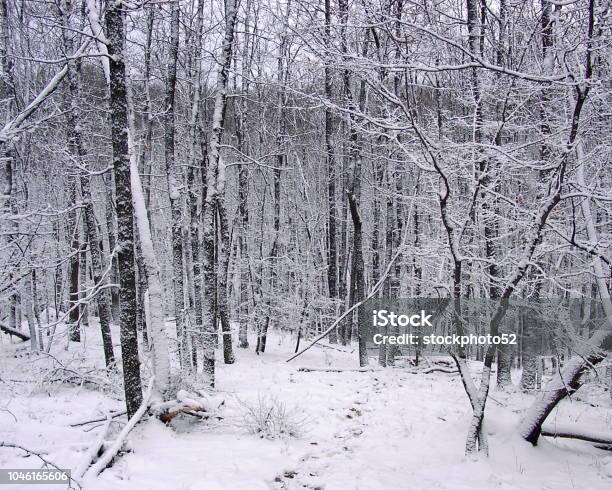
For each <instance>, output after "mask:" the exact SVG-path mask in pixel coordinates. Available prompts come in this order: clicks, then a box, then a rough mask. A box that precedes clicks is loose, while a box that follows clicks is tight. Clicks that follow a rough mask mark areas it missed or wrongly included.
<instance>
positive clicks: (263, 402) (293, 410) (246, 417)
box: [240, 396, 308, 439]
mask: <svg viewBox="0 0 612 490" xmlns="http://www.w3.org/2000/svg"><path fill="white" fill-rule="evenodd" d="M240 405H241V406H242V408H243V413H242V422H241V424H240V425H241V426H243V427H244V428H246V429H247V430H248V431H249V432H250V433H251V434H257V435H259V436H260V437H262V438H266V439H278V438H283V437H301V436H302V435H303V434H304V433H305V432H306V429H307V426H308V420H307V418H306V416H305V415H304V413H303V412H302V411H301V410H300V409H299V408H297V407H288V406H287V405H286V404H285V403H284V402H282V401H280V400H278V399H277V398H275V397H273V396H259V398H258V399H257V401H256V402H254V403H250V402H245V401H241V402H240Z"/></svg>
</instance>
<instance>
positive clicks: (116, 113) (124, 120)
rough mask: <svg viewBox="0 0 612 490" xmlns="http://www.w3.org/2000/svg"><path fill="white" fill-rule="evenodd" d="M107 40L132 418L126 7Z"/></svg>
mask: <svg viewBox="0 0 612 490" xmlns="http://www.w3.org/2000/svg"><path fill="white" fill-rule="evenodd" d="M105 23H106V37H107V39H108V43H107V46H108V54H109V68H110V107H111V121H112V125H111V138H112V144H113V168H114V171H115V193H116V198H117V224H118V233H117V242H118V249H119V250H118V254H117V256H118V263H119V276H120V293H119V294H120V300H121V317H120V329H121V352H122V360H123V385H124V390H125V403H126V408H127V414H128V417H132V416H133V415H134V414H135V413H136V411H137V410H138V407H139V406H140V404H141V403H142V385H141V379H140V358H139V356H138V331H137V329H136V274H135V271H134V213H133V209H132V190H131V182H130V180H131V179H130V155H129V146H128V103H127V90H126V72H125V62H124V56H123V55H124V44H125V32H124V25H123V13H122V5H121V4H118V3H112V2H111V3H109V4H107V8H106V16H105Z"/></svg>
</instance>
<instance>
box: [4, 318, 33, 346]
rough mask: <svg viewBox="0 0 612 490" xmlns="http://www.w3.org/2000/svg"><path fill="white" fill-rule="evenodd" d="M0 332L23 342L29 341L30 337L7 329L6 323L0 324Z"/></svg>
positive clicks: (10, 328)
mask: <svg viewBox="0 0 612 490" xmlns="http://www.w3.org/2000/svg"><path fill="white" fill-rule="evenodd" d="M0 331H2V332H4V333H7V334H9V335H12V336H14V337H17V338H19V339H21V340H23V341H24V342H26V341H28V340H30V336H29V335H27V334H25V333H23V332H20V331H19V330H15V329H14V328H12V327H9V326H8V325H7V324H6V323H3V322H0Z"/></svg>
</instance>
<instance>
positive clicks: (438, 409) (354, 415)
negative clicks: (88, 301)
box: [0, 328, 612, 490]
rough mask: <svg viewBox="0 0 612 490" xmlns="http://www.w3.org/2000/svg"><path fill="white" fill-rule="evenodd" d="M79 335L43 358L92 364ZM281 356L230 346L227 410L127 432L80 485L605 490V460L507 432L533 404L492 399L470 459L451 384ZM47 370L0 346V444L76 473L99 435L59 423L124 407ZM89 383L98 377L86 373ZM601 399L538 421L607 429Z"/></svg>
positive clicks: (15, 457)
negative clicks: (484, 452) (274, 433)
mask: <svg viewBox="0 0 612 490" xmlns="http://www.w3.org/2000/svg"><path fill="white" fill-rule="evenodd" d="M88 332H91V333H89V334H88V338H87V339H86V342H85V343H84V346H79V345H75V344H71V345H70V348H69V350H67V351H66V350H64V348H63V345H65V342H63V344H62V342H58V344H57V346H56V349H54V351H53V355H54V356H55V357H56V358H57V359H59V360H61V362H62V363H64V364H65V365H66V366H67V367H68V368H70V367H71V366H72V367H76V366H77V365H78V366H79V369H82V366H83V365H88V366H90V368H93V367H98V368H99V367H102V365H103V361H102V358H101V352H102V351H101V347H100V346H99V342H98V339H97V338H96V335H95V329H94V328H90V329H88ZM115 338H118V335H117V336H115ZM293 346H294V339H293V338H292V337H290V336H288V335H285V334H282V333H277V334H274V335H273V336H272V338H270V339H269V341H268V347H267V352H266V353H265V354H264V355H261V356H256V355H255V354H254V352H253V350H252V349H249V350H240V349H237V352H236V355H237V358H238V361H237V362H236V364H234V365H231V366H225V365H223V364H222V363H219V364H218V378H217V390H218V395H219V396H220V398H222V399H223V400H225V403H224V405H223V406H222V407H221V408H220V409H219V416H220V420H217V419H213V420H208V421H200V420H198V419H192V418H181V419H175V420H174V421H173V422H172V425H171V426H170V427H167V426H165V425H164V424H162V423H161V422H160V421H159V420H157V419H153V418H151V419H148V420H147V421H145V422H143V423H141V424H140V425H139V426H137V428H136V429H135V430H134V431H133V432H132V434H131V435H130V437H129V443H128V447H127V449H128V450H127V452H124V453H122V455H121V457H120V458H119V459H117V460H116V461H115V463H114V465H113V466H112V467H111V468H109V469H107V470H105V471H104V472H103V473H102V474H101V475H100V477H99V478H98V479H97V480H95V481H93V482H88V483H87V484H86V485H85V486H86V488H88V489H109V490H110V489H112V490H115V489H116V490H123V489H125V490H128V489H130V490H145V489H160V490H161V489H164V490H165V489H168V490H180V489H194V490H195V489H198V490H202V489H203V490H217V489H229V490H256V489H317V488H320V489H326V490H336V489H337V490H353V489H363V490H365V489H368V490H369V489H373V490H375V489H430V488H440V489H462V488H466V489H470V490H475V489H492V488H499V489H519V488H520V489H551V490H552V489H579V488H589V489H599V488H601V489H604V488H610V487H611V485H612V453H611V452H606V451H603V450H600V449H596V448H594V447H593V446H592V445H590V444H587V443H582V442H578V441H569V440H551V439H548V438H542V439H541V442H540V444H539V445H538V446H537V447H532V446H531V445H529V444H527V443H525V442H524V441H522V440H520V439H519V438H518V437H517V436H516V435H515V434H514V427H515V425H516V422H517V421H518V420H519V418H520V416H521V413H522V410H523V409H524V408H525V407H526V406H528V405H529V403H530V401H531V396H528V395H524V394H522V393H519V392H514V393H504V392H499V391H495V390H493V391H492V394H491V399H490V400H489V404H488V409H487V417H486V424H487V426H486V427H487V431H488V433H489V439H490V446H491V449H490V452H491V455H490V457H489V458H488V459H487V458H477V459H469V458H466V457H465V456H464V443H465V436H466V432H467V427H468V423H469V420H470V415H471V409H470V406H469V403H468V400H467V397H466V395H465V393H464V391H463V387H462V385H461V382H460V380H459V378H458V376H457V375H453V374H450V375H449V374H444V373H432V374H411V373H410V372H409V370H408V369H405V368H402V367H399V366H398V367H396V368H387V369H384V370H383V369H381V370H375V371H372V372H354V371H353V372H339V373H338V372H336V373H334V372H321V371H313V372H301V371H298V368H299V367H301V366H308V367H317V366H318V367H325V366H334V367H347V368H348V367H355V363H356V353H353V354H350V353H347V352H340V351H338V350H333V349H327V348H321V347H315V348H313V349H311V350H310V351H308V352H307V353H306V354H304V355H303V356H302V357H300V358H298V359H296V360H295V361H293V362H291V363H286V362H285V360H286V359H287V358H288V357H289V356H290V353H291V352H292V350H293ZM117 352H119V348H118V347H117ZM83 359H85V361H84V360H83ZM53 364H55V365H57V361H54V360H53V359H51V358H49V357H47V356H45V355H40V354H39V355H36V354H29V353H28V346H27V345H25V344H13V345H10V344H8V343H7V342H6V339H3V343H0V379H1V381H0V441H2V442H5V443H15V444H18V445H22V446H25V447H27V448H29V449H33V450H35V451H37V452H40V453H41V455H43V457H44V458H46V459H48V460H50V461H52V462H54V463H55V464H56V465H57V466H58V467H61V468H72V469H74V468H75V467H76V466H77V465H78V464H79V462H80V460H81V458H82V456H83V454H84V451H85V450H86V449H87V447H88V446H89V445H90V444H91V443H92V442H93V441H94V440H95V439H96V435H97V431H99V430H100V426H96V425H95V424H93V425H92V424H88V425H85V426H76V427H71V425H70V424H75V423H77V422H80V421H85V420H88V419H92V418H95V417H97V416H100V415H102V414H104V413H106V412H107V411H108V410H115V409H116V410H120V409H122V406H123V404H122V402H121V400H120V399H119V398H120V393H121V390H120V386H119V383H118V381H117V380H114V381H113V382H111V383H109V384H105V385H104V392H99V391H96V390H94V389H91V388H90V387H87V386H73V385H66V384H62V385H60V384H58V383H53V384H52V383H50V382H49V381H46V380H44V379H42V380H41V379H40V376H41V374H42V373H45V372H46V371H47V368H48V367H49V366H50V365H53ZM24 366H26V367H25V368H24ZM472 367H473V368H474V370H477V368H478V366H477V365H476V364H474V365H473V366H472ZM59 373H60V371H58V372H57V373H56V374H58V375H59ZM61 373H63V376H65V373H66V371H65V370H64V371H61ZM515 374H516V373H515ZM89 376H90V378H91V379H92V380H93V381H95V380H96V379H98V378H96V376H97V373H96V371H95V370H93V371H91V372H90V373H89ZM577 398H578V397H577ZM608 400H609V398H608V397H607V396H605V397H604V396H600V397H597V399H596V403H593V400H590V399H589V400H587V401H589V403H586V402H585V401H579V400H577V399H574V400H570V401H565V402H563V403H562V404H561V405H560V407H559V408H558V409H557V410H555V412H554V413H553V414H551V416H550V418H549V423H550V424H554V423H567V422H573V423H577V424H579V425H580V426H583V427H585V428H590V429H591V430H599V431H604V430H610V428H611V427H612V407H611V406H610V404H609V401H608ZM274 404H275V406H276V407H277V408H279V407H280V408H281V409H283V410H284V411H285V415H284V416H283V417H281V419H282V420H280V421H281V422H282V421H284V422H287V425H288V427H289V429H294V430H295V431H296V432H298V434H297V436H294V437H289V436H280V437H277V438H274V439H269V438H262V437H261V436H260V435H258V434H255V433H253V430H252V429H253V428H254V424H253V422H249V420H250V419H249V418H248V417H247V416H246V414H247V412H249V411H252V412H255V413H256V414H257V413H264V416H265V414H266V413H267V411H269V409H270V408H271V407H272V405H274ZM593 405H594V406H593ZM118 420H120V421H124V419H123V418H119V419H118ZM117 425H118V424H117ZM40 466H41V462H40V460H38V459H37V458H36V457H34V456H30V457H27V458H24V453H23V452H22V451H19V450H15V449H14V448H0V467H1V468H38V467H40ZM5 488H8V487H5ZM16 488H22V489H24V488H28V487H27V486H19V487H16ZM32 488H34V487H32ZM45 488H49V489H51V488H53V487H52V486H45ZM58 488H59V487H58ZM63 488H65V486H64V487H63Z"/></svg>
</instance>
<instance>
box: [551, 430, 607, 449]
mask: <svg viewBox="0 0 612 490" xmlns="http://www.w3.org/2000/svg"><path fill="white" fill-rule="evenodd" d="M541 435H543V436H548V437H561V438H564V439H577V440H579V441H586V442H593V443H595V444H604V445H612V432H607V433H606V432H605V431H597V432H595V431H589V430H587V429H581V428H580V427H574V426H572V425H565V426H563V425H561V426H560V425H555V426H554V427H552V426H550V425H545V426H543V427H542V432H541Z"/></svg>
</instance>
